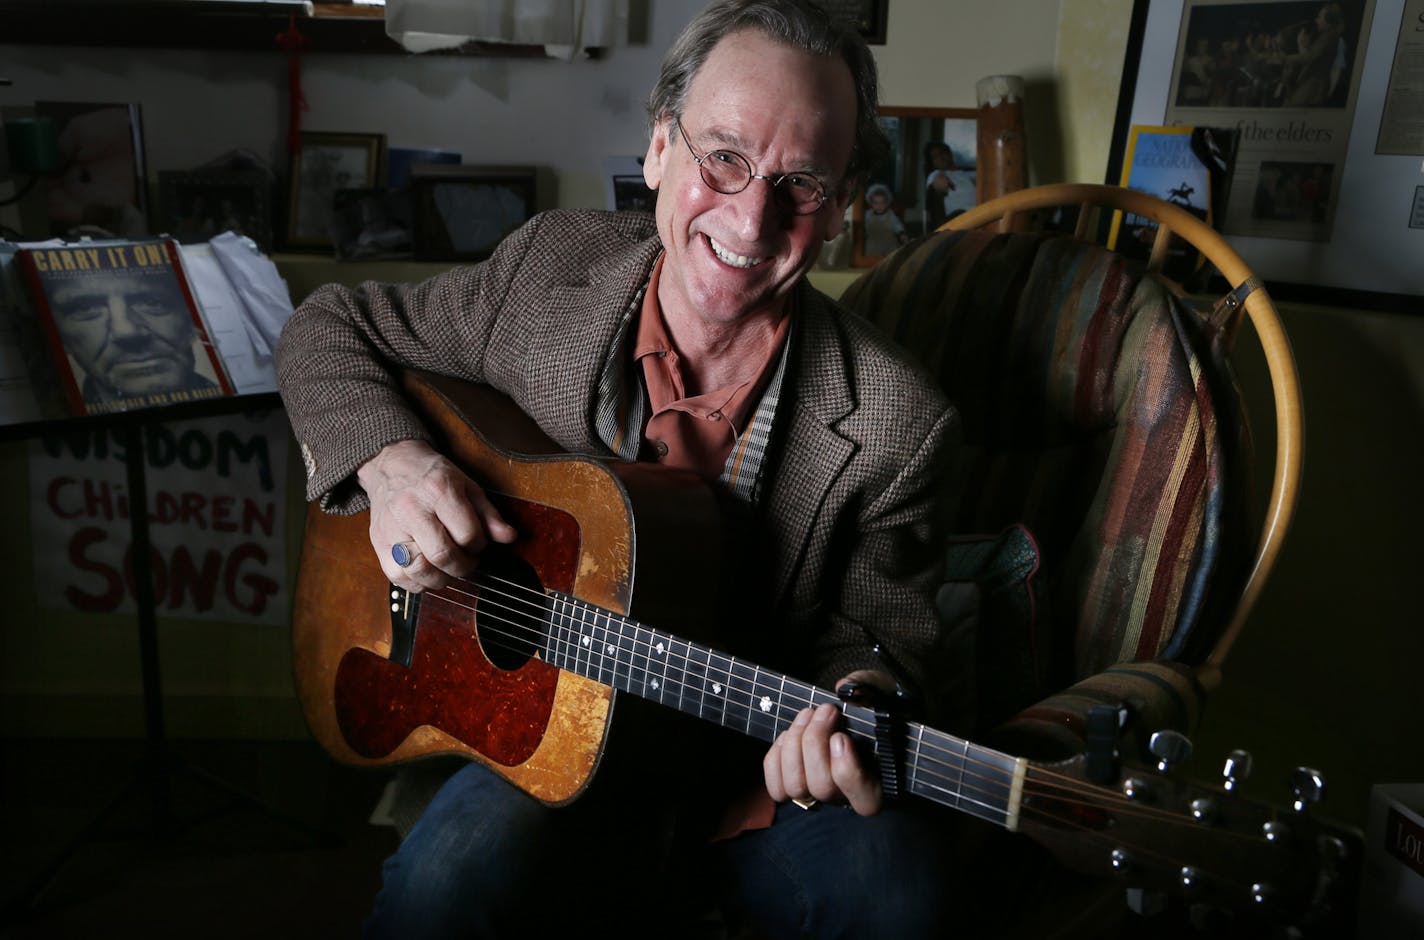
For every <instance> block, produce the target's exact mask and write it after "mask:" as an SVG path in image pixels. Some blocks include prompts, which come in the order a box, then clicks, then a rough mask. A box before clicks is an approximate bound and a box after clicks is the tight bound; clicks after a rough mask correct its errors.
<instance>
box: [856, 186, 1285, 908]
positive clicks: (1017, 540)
mask: <svg viewBox="0 0 1424 940" xmlns="http://www.w3.org/2000/svg"><path fill="white" fill-rule="evenodd" d="M1112 212H1123V213H1128V214H1131V215H1134V216H1138V217H1141V218H1145V219H1150V220H1152V221H1153V222H1155V223H1157V226H1158V227H1157V234H1156V237H1155V240H1154V241H1153V242H1152V245H1151V249H1150V251H1148V252H1145V253H1146V257H1145V258H1141V259H1133V258H1128V257H1125V256H1124V255H1123V254H1122V253H1121V252H1116V251H1109V250H1107V249H1106V248H1104V247H1101V246H1099V245H1096V244H1094V243H1092V242H1091V241H1090V240H1089V239H1088V236H1089V235H1090V234H1091V233H1095V232H1098V231H1099V230H1105V229H1106V228H1107V226H1106V225H1103V224H1101V223H1102V222H1103V221H1104V220H1105V219H1107V218H1108V217H1107V216H1106V215H1105V213H1112ZM1065 219H1068V220H1069V221H1068V222H1064V220H1065ZM1055 226H1056V228H1055ZM1174 236H1176V237H1180V238H1182V239H1185V240H1186V242H1187V243H1189V244H1190V245H1191V246H1192V247H1193V248H1194V249H1195V250H1196V251H1199V252H1201V254H1202V255H1204V256H1205V258H1206V259H1207V263H1208V264H1210V265H1211V266H1213V267H1214V269H1215V270H1216V271H1218V272H1219V273H1220V276H1221V277H1223V278H1224V279H1225V281H1226V283H1227V284H1228V285H1229V290H1228V291H1227V292H1226V293H1225V295H1224V296H1222V297H1220V298H1219V299H1217V300H1216V301H1215V302H1214V303H1210V304H1206V305H1204V306H1205V307H1206V309H1199V308H1198V305H1197V304H1196V303H1195V302H1194V299H1193V298H1192V297H1191V296H1189V295H1187V293H1186V292H1185V291H1184V290H1183V289H1182V288H1181V285H1180V284H1179V283H1177V282H1175V281H1173V280H1171V279H1169V278H1167V277H1165V276H1164V275H1163V274H1162V273H1161V272H1162V269H1163V266H1164V263H1166V262H1167V260H1168V259H1169V258H1170V257H1172V251H1173V248H1174V245H1180V244H1181V243H1180V242H1175V243H1174V242H1173V237H1174ZM1177 254H1178V255H1180V251H1178V252H1177ZM841 299H842V301H843V302H844V303H846V304H847V305H848V306H850V307H851V308H852V309H854V310H856V311H858V312H860V313H861V314H862V315H863V316H865V317H866V318H867V319H870V320H871V321H873V322H875V323H877V324H878V325H880V326H881V327H882V328H883V329H885V330H886V331H887V332H888V333H890V334H891V335H892V336H894V337H895V338H897V339H898V340H899V341H900V342H901V343H902V344H903V345H904V346H905V347H906V348H908V349H910V350H911V351H912V352H913V353H914V354H916V355H917V356H918V357H920V358H921V360H922V361H923V363H924V364H925V365H926V366H927V367H928V368H929V369H930V370H931V371H932V372H933V373H934V374H935V375H937V376H938V377H939V378H940V380H941V382H942V384H943V386H944V388H945V390H946V391H947V393H948V394H949V396H950V397H951V399H952V400H955V401H956V402H957V404H958V405H959V406H960V408H961V411H962V414H963V417H964V428H965V446H964V448H963V450H964V455H965V456H964V459H963V462H962V464H961V466H959V467H958V468H957V473H956V476H955V480H954V483H953V487H952V491H951V492H950V493H947V494H946V504H947V506H948V509H949V512H950V515H951V518H952V519H953V524H954V527H955V530H956V531H958V532H960V533H965V534H964V535H962V536H958V537H956V538H955V539H954V540H953V542H952V544H951V545H950V546H949V549H948V552H949V555H948V559H949V565H950V574H949V577H948V580H947V582H946V589H945V591H944V592H943V593H942V597H943V598H944V603H945V606H946V607H949V606H953V603H954V601H953V597H954V592H953V590H951V589H952V588H954V587H956V586H961V585H963V584H965V583H970V584H973V585H974V586H975V588H976V589H977V591H978V594H979V596H980V598H981V601H982V605H981V616H980V620H979V623H978V624H977V627H976V629H975V635H974V636H972V637H965V638H960V648H959V650H960V653H961V654H969V653H971V651H972V655H973V656H974V657H975V661H976V670H975V672H976V680H977V687H975V688H968V689H965V688H961V689H950V690H947V694H950V695H958V696H960V697H961V699H962V700H964V701H965V702H967V703H971V704H973V706H974V707H975V708H976V709H977V712H976V720H975V723H974V724H973V728H972V735H973V736H974V738H975V739H976V740H979V741H984V742H986V743H988V744H990V745H992V746H996V747H1001V748H1002V749H1004V750H1006V751H1009V752H1011V753H1015V754H1020V755H1024V756H1029V757H1032V758H1035V759H1038V760H1043V761H1056V760H1066V759H1070V758H1072V757H1074V756H1075V755H1081V754H1083V753H1084V752H1085V750H1087V749H1089V748H1090V747H1092V746H1093V745H1092V744H1091V743H1090V742H1091V741H1092V739H1093V736H1094V734H1095V732H1094V728H1095V727H1096V728H1097V729H1099V731H1100V730H1101V728H1102V727H1103V725H1102V724H1101V723H1102V722H1103V721H1104V715H1111V716H1112V720H1113V721H1114V722H1115V724H1114V728H1115V729H1121V730H1122V732H1123V733H1122V734H1121V735H1118V736H1116V737H1115V742H1116V744H1117V745H1118V746H1121V747H1122V749H1123V752H1124V753H1126V752H1128V751H1129V750H1136V751H1137V752H1138V753H1137V754H1136V755H1134V756H1141V757H1145V756H1146V754H1145V753H1143V752H1144V751H1145V746H1146V742H1147V740H1148V737H1149V735H1150V734H1151V733H1153V732H1156V731H1162V730H1168V729H1170V730H1173V731H1176V732H1179V733H1181V734H1183V735H1186V734H1189V733H1190V732H1191V731H1192V730H1193V728H1194V727H1195V726H1196V725H1197V723H1198V721H1199V719H1200V717H1201V714H1202V709H1203V706H1204V703H1205V699H1206V696H1207V693H1208V692H1209V691H1210V690H1211V689H1213V688H1215V687H1216V686H1217V685H1218V683H1219V682H1220V681H1221V675H1222V667H1223V664H1224V662H1225V660H1226V658H1227V655H1228V653H1229V652H1230V649H1231V646H1232V643H1233V642H1234V641H1235V639H1236V638H1237V636H1238V635H1239V634H1240V632H1241V630H1242V628H1243V627H1244V625H1245V623H1246V621H1247V618H1248V616H1249V614H1250V611H1251V608H1252V606H1253V605H1254V603H1255V601H1256V599H1257V597H1258V596H1259V594H1260V592H1261V589H1262V586H1263V585H1264V583H1265V581H1266V578H1267V577H1268V576H1269V575H1270V572H1271V570H1272V568H1273V567H1274V565H1275V562H1276V558H1277V556H1278V554H1279V552H1280V549H1281V544H1282V541H1283V539H1284V538H1285V536H1286V533H1287V531H1288V530H1289V527H1290V521H1291V515H1292V512H1293V510H1294V506H1295V502H1296V496H1297V492H1298V489H1299V481H1300V474H1301V459H1302V451H1301V427H1302V417H1301V398H1300V389H1299V383H1298V378H1297V374H1296V369H1295V364H1294V360H1293V358H1292V354H1291V349H1290V345H1289V342H1288V341H1287V339H1286V335H1285V332H1284V330H1283V328H1282V325H1281V321H1280V318H1279V316H1278V315H1277V312H1276V309H1275V307H1274V305H1273V303H1272V301H1271V299H1270V297H1269V295H1268V294H1267V292H1266V290H1265V289H1264V287H1263V286H1262V285H1261V283H1260V281H1259V279H1258V278H1256V277H1255V276H1254V275H1253V274H1252V272H1251V271H1250V270H1249V268H1248V267H1247V266H1246V264H1245V263H1244V262H1243V261H1242V260H1241V258H1240V256H1239V255H1238V254H1237V253H1236V252H1235V251H1234V250H1233V249H1232V248H1231V247H1230V246H1229V245H1228V244H1227V243H1226V242H1225V241H1224V240H1223V239H1222V238H1221V236H1219V235H1218V234H1217V233H1215V232H1214V231H1212V230H1211V228H1210V227H1209V226H1207V225H1206V224H1205V223H1203V222H1202V221H1200V220H1199V219H1198V218H1196V217H1195V216H1193V215H1192V214H1191V213H1189V212H1187V211H1185V210H1183V209H1181V208H1179V207H1177V206H1174V205H1172V204H1170V203H1167V202H1164V201H1162V200H1159V199H1156V198H1154V197H1151V196H1147V195H1144V194H1142V193H1137V192H1134V191H1131V190H1127V189H1122V188H1118V187H1112V186H1100V185H1053V186H1042V187H1036V188H1031V189H1027V190H1022V191H1019V192H1015V193H1012V194H1009V195H1007V196H1002V197H999V198H997V199H994V200H992V201H991V202H988V203H985V204H983V205H980V206H978V207H976V208H974V209H972V210H970V211H968V212H966V213H964V214H962V215H960V216H958V217H956V218H954V219H952V220H950V221H949V222H948V223H946V224H945V225H944V226H942V227H941V229H940V230H939V231H937V232H935V233H933V234H931V235H928V236H926V237H924V238H922V239H920V240H918V241H916V242H913V243H911V244H910V245H907V246H904V247H902V248H901V249H899V250H898V251H897V252H895V253H894V254H892V255H890V256H888V257H887V258H885V259H884V260H882V261H881V262H879V263H878V264H877V265H876V266H875V267H874V268H872V269H871V270H869V271H868V272H867V273H866V274H865V275H864V276H863V277H861V278H860V279H859V280H857V281H856V282H854V283H853V284H851V285H850V287H848V288H847V290H846V291H845V293H844V295H843V297H842V298H841ZM1243 314H1244V316H1245V317H1247V318H1249V320H1250V322H1251V324H1252V326H1253V328H1254V329H1255V331H1256V333H1257V334H1258V336H1259V338H1260V341H1261V345H1262V348H1263V350H1264V352H1265V356H1266V360H1267V364H1268V368H1269V373H1270V378H1271V382H1272V384H1273V388H1274V395H1275V440H1276V448H1275V460H1274V480H1273V483H1272V487H1271V492H1270V497H1269V502H1268V505H1267V507H1266V509H1265V512H1264V517H1262V516H1261V514H1260V513H1259V511H1255V510H1253V509H1252V508H1251V506H1250V502H1251V493H1252V486H1251V481H1250V467H1251V464H1252V461H1253V456H1254V455H1253V454H1252V451H1251V441H1250V432H1249V428H1248V426H1247V419H1246V415H1245V412H1244V409H1243V407H1242V405H1241V402H1240V399H1239V394H1238V390H1237V387H1236V382H1235V376H1234V372H1233V369H1232V364H1231V360H1230V351H1231V348H1232V346H1233V344H1234V340H1235V337H1236V333H1237V330H1238V327H1239V325H1240V322H1241V319H1242V316H1243ZM948 613H949V612H948V610H946V614H947V615H948ZM1095 722H1096V724H1095ZM1178 740H1180V739H1178ZM1006 864H1008V865H1010V866H1011V865H1012V864H1013V863H1012V862H1010V863H1006ZM1003 870H1008V869H1007V868H1006V869H1001V871H1003ZM1038 877H1039V878H1040V880H1041V882H1042V884H1041V885H1040V888H1042V886H1043V885H1049V886H1051V887H1052V888H1057V887H1061V886H1062V882H1061V878H1060V873H1056V872H1054V873H1049V874H1042V873H1040V874H1039V875H1038ZM1080 887H1082V886H1081V885H1075V886H1073V887H1072V888H1071V889H1069V891H1068V893H1067V896H1068V897H1072V898H1073V900H1072V901H1071V902H1068V901H1065V904H1081V903H1082V895H1081V894H1075V893H1074V892H1077V891H1078V889H1079V888H1080ZM1032 890H1038V889H1032ZM1113 897H1114V900H1113V902H1112V903H1114V904H1115V905H1116V907H1117V908H1121V907H1122V905H1121V900H1120V899H1121V894H1120V892H1117V893H1115V894H1114V896H1113ZM1026 907H1027V908H1034V909H1039V910H1044V911H1045V912H1044V913H1043V916H1042V918H1040V919H1038V920H1032V919H1031V918H1030V919H1029V921H1028V922H1029V923H1031V926H1030V927H1029V928H1028V931H1027V932H1028V933H1029V934H1030V935H1037V936H1043V935H1053V934H1065V935H1077V934H1086V935H1092V934H1094V933H1096V932H1098V931H1100V930H1101V929H1102V925H1101V921H1099V920H1097V919H1095V918H1089V919H1088V920H1087V921H1086V923H1085V922H1084V921H1081V920H1077V921H1075V920H1074V919H1073V918H1065V917H1064V916H1063V915H1064V910H1063V909H1062V907H1061V906H1060V907H1059V908H1058V909H1056V910H1055V909H1054V908H1053V906H1052V905H1047V906H1046V909H1045V906H1044V905H1033V904H1029V905H1026ZM1020 913H1025V912H1024V911H1021V912H1020ZM993 928H994V929H995V931H996V932H998V931H1002V930H1003V929H1004V928H1005V924H1003V923H1000V922H997V921H996V922H995V923H994V924H993ZM1010 933H1012V931H1010Z"/></svg>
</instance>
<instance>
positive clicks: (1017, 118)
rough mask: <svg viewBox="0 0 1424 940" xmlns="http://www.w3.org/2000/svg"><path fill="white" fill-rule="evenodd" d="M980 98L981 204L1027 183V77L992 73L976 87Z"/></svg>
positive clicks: (979, 172) (979, 170) (1020, 187)
mask: <svg viewBox="0 0 1424 940" xmlns="http://www.w3.org/2000/svg"><path fill="white" fill-rule="evenodd" d="M974 92H975V95H976V96H977V98H978V100H979V119H978V149H979V153H978V161H979V166H978V168H977V179H978V182H977V184H976V185H975V193H976V196H977V197H978V201H979V202H980V203H984V202H988V201H989V200H990V199H993V198H995V197H997V196H1002V195H1004V194H1005V193H1011V192H1015V191H1016V190H1020V189H1023V188H1024V187H1025V186H1027V185H1028V144H1027V142H1026V140H1025V139H1024V118H1023V95H1024V80H1023V79H1022V78H1020V77H1019V76H1017V75H991V76H989V77H988V78H981V79H980V80H979V82H978V83H977V84H976V85H975V86H974Z"/></svg>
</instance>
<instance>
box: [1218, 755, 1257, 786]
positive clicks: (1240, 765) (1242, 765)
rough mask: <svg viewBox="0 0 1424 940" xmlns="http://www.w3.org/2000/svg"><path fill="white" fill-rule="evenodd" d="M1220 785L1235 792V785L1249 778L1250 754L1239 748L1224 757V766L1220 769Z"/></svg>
mask: <svg viewBox="0 0 1424 940" xmlns="http://www.w3.org/2000/svg"><path fill="white" fill-rule="evenodd" d="M1221 776H1222V777H1224V778H1226V782H1225V783H1224V784H1222V786H1223V787H1225V788H1226V789H1227V790H1235V789H1236V787H1237V785H1238V784H1239V783H1241V781H1243V780H1245V779H1246V778H1247V777H1249V776H1251V752H1250V751H1243V750H1241V749H1240V748H1237V749H1236V750H1234V751H1232V752H1231V753H1230V754H1227V755H1226V764H1225V765H1224V766H1223V767H1222V768H1221Z"/></svg>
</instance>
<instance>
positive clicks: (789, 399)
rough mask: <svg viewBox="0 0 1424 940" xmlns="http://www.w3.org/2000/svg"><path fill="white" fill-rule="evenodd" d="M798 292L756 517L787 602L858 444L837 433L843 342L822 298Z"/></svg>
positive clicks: (843, 388)
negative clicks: (775, 440)
mask: <svg viewBox="0 0 1424 940" xmlns="http://www.w3.org/2000/svg"><path fill="white" fill-rule="evenodd" d="M799 290H800V295H799V297H798V303H799V308H800V314H799V316H800V319H799V320H798V322H797V324H796V330H795V331H794V333H793V335H794V337H795V343H796V345H795V347H794V348H793V349H792V360H791V363H790V368H789V370H788V385H789V388H788V389H786V390H784V391H783V398H782V404H781V407H782V408H784V409H786V413H785V414H779V415H778V416H777V420H778V422H781V421H784V422H785V425H784V427H783V428H782V429H780V430H779V431H778V435H779V436H780V437H781V441H782V446H781V447H780V448H779V449H778V456H777V458H776V461H775V463H774V465H773V466H772V467H770V468H769V470H770V472H771V473H772V478H771V485H770V486H769V487H768V488H767V490H766V493H767V497H766V514H765V516H764V518H766V519H767V520H768V525H770V526H772V527H773V528H772V536H773V537H774V538H775V539H776V540H777V541H778V542H779V543H780V544H781V545H782V550H781V551H779V552H776V553H775V555H774V557H776V558H778V559H779V564H778V569H777V571H776V572H775V583H774V589H775V591H776V595H777V598H776V599H777V602H778V604H779V603H781V602H783V601H786V600H788V598H787V593H788V591H789V590H790V589H791V585H792V584H793V581H794V579H795V576H796V573H797V571H798V570H799V569H800V568H801V567H802V566H803V565H804V564H805V563H806V555H807V552H808V551H811V550H812V536H813V534H814V533H816V532H818V531H819V532H821V533H822V535H825V536H829V534H830V533H829V531H827V530H826V528H825V527H824V526H820V525H818V520H819V519H820V518H821V517H822V515H823V513H824V512H825V509H826V501H827V500H828V499H830V498H831V492H832V488H833V484H834V483H835V481H836V479H837V478H838V477H839V476H840V475H841V474H842V473H843V472H844V471H845V468H846V465H847V464H848V463H849V461H850V459H851V457H852V456H854V454H855V452H856V449H857V448H858V446H859V445H858V444H857V442H856V441H853V440H851V439H849V438H847V437H846V436H844V435H843V434H841V433H840V431H839V430H837V425H838V424H839V422H840V420H841V419H842V418H844V417H845V416H846V415H847V414H849V413H850V412H851V411H852V410H853V409H854V407H855V401H854V399H853V398H852V396H851V392H850V389H851V383H850V376H849V372H848V367H847V362H848V361H849V350H848V349H847V348H846V341H845V337H844V335H843V334H842V333H841V332H840V331H839V330H838V329H837V328H836V323H835V318H834V314H833V312H832V308H831V306H830V302H829V301H828V300H827V298H826V297H825V296H824V295H822V294H821V293H819V292H818V291H815V290H812V289H810V288H809V287H808V286H806V285H804V284H803V286H802V287H801V288H800V289H799ZM788 392H789V394H787V393H788ZM789 600H790V602H791V603H792V604H795V605H803V604H810V603H813V602H814V599H813V598H801V597H791V598H789Z"/></svg>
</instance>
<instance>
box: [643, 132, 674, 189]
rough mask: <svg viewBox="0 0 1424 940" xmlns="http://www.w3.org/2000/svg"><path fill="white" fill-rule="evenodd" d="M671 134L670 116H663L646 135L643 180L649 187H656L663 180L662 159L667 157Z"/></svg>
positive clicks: (669, 150) (669, 149)
mask: <svg viewBox="0 0 1424 940" xmlns="http://www.w3.org/2000/svg"><path fill="white" fill-rule="evenodd" d="M671 135H672V118H669V117H663V118H662V119H660V120H659V121H658V123H657V124H655V125H654V126H653V133H652V134H651V135H649V137H648V153H647V155H646V156H645V157H644V158H643V182H645V183H647V184H648V188H649V189H657V188H658V186H660V185H661V184H662V181H663V169H664V167H663V161H664V160H666V159H667V158H668V154H669V153H670V152H671V148H669V146H668V141H669V140H670V139H671Z"/></svg>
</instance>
